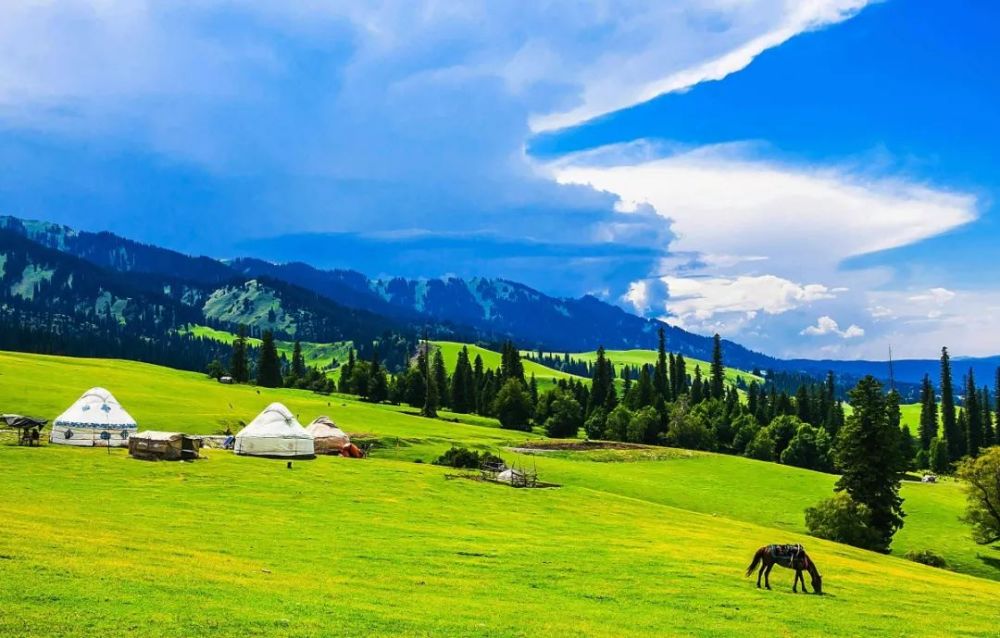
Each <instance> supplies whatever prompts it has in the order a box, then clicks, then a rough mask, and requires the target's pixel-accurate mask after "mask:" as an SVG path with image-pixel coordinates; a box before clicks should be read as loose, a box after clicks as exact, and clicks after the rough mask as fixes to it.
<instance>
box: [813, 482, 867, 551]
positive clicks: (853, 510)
mask: <svg viewBox="0 0 1000 638" xmlns="http://www.w3.org/2000/svg"><path fill="white" fill-rule="evenodd" d="M870 516H871V515H870V513H869V510H868V508H867V507H866V506H865V505H864V504H862V503H858V502H856V501H855V500H854V499H852V498H851V496H850V495H849V494H848V493H847V492H837V493H836V494H834V495H833V498H828V499H826V500H823V501H820V502H819V503H817V504H816V505H814V506H813V507H809V508H806V528H807V529H808V530H809V533H810V534H812V535H813V536H817V537H819V538H825V539H827V540H831V541H837V542H838V543H847V544H848V545H854V546H855V547H861V548H864V549H874V548H879V547H880V545H879V534H878V531H877V530H874V529H872V527H871V526H870V525H869V518H870Z"/></svg>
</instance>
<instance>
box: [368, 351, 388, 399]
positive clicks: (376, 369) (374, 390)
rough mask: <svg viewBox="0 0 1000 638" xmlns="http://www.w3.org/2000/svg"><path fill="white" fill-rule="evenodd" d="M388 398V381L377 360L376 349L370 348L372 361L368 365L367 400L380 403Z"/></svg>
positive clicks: (383, 369)
mask: <svg viewBox="0 0 1000 638" xmlns="http://www.w3.org/2000/svg"><path fill="white" fill-rule="evenodd" d="M388 398H389V380H388V378H387V377H386V375H385V368H383V367H382V363H381V362H380V361H379V358H378V348H377V347H376V348H372V360H371V363H370V364H369V365H368V400H369V401H371V402H372V403H382V402H383V401H385V400H386V399H388Z"/></svg>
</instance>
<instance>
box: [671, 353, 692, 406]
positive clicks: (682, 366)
mask: <svg viewBox="0 0 1000 638" xmlns="http://www.w3.org/2000/svg"><path fill="white" fill-rule="evenodd" d="M674 363H675V365H676V366H677V392H675V393H674V398H675V399H676V398H679V397H680V395H682V394H687V393H688V388H689V387H690V384H689V383H688V373H687V361H685V360H684V355H682V354H681V353H679V352H678V353H677V357H676V358H675V359H674Z"/></svg>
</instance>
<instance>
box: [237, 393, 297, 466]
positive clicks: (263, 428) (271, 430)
mask: <svg viewBox="0 0 1000 638" xmlns="http://www.w3.org/2000/svg"><path fill="white" fill-rule="evenodd" d="M233 451H234V452H236V453H237V454H246V455H248V456H313V455H314V454H315V453H316V452H315V448H314V447H313V437H312V435H311V434H309V433H308V432H306V429H305V428H304V427H302V424H300V423H299V422H298V420H297V419H296V418H295V415H293V414H292V413H291V412H289V411H288V408H286V407H285V406H283V405H282V404H280V403H272V404H271V405H269V406H267V407H266V408H264V411H263V412H261V413H260V414H258V415H257V418H256V419H254V420H253V421H251V422H250V424H249V425H247V426H246V427H245V428H243V429H242V430H240V431H239V433H238V434H237V435H236V444H235V446H234V447H233Z"/></svg>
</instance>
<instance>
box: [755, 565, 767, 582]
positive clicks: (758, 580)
mask: <svg viewBox="0 0 1000 638" xmlns="http://www.w3.org/2000/svg"><path fill="white" fill-rule="evenodd" d="M766 566H767V565H766V564H765V563H763V562H762V563H761V564H760V570H759V571H758V572H757V589H760V577H761V576H763V575H764V568H765V567H766Z"/></svg>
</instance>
